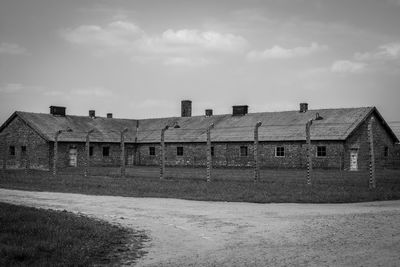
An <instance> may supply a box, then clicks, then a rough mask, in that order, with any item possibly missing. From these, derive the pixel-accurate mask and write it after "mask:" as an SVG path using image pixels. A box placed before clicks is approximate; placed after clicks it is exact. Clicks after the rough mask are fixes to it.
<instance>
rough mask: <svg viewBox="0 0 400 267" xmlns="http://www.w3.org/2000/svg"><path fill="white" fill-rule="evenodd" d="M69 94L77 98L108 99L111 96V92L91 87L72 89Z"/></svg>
mask: <svg viewBox="0 0 400 267" xmlns="http://www.w3.org/2000/svg"><path fill="white" fill-rule="evenodd" d="M71 94H73V95H78V96H95V97H108V96H112V95H113V92H112V91H110V90H108V89H105V88H102V87H93V88H79V89H73V90H71Z"/></svg>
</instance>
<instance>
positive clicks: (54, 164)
mask: <svg viewBox="0 0 400 267" xmlns="http://www.w3.org/2000/svg"><path fill="white" fill-rule="evenodd" d="M60 134H61V131H57V132H56V134H55V135H54V150H53V176H54V177H56V176H57V161H58V136H59V135H60Z"/></svg>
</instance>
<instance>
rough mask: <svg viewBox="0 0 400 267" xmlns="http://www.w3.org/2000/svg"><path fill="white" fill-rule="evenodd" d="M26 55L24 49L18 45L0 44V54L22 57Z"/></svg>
mask: <svg viewBox="0 0 400 267" xmlns="http://www.w3.org/2000/svg"><path fill="white" fill-rule="evenodd" d="M25 53H26V49H25V48H24V47H22V46H20V45H18V44H13V43H1V44H0V54H7V55H22V54H25Z"/></svg>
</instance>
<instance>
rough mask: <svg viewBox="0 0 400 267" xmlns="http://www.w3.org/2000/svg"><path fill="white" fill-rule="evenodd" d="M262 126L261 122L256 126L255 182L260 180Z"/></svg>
mask: <svg viewBox="0 0 400 267" xmlns="http://www.w3.org/2000/svg"><path fill="white" fill-rule="evenodd" d="M260 126H261V121H259V122H257V123H256V125H255V126H254V182H255V183H256V182H257V181H258V180H259V179H260V153H259V149H258V128H259V127H260Z"/></svg>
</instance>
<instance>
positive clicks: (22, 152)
mask: <svg viewBox="0 0 400 267" xmlns="http://www.w3.org/2000/svg"><path fill="white" fill-rule="evenodd" d="M21 156H22V157H25V156H26V146H21Z"/></svg>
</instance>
